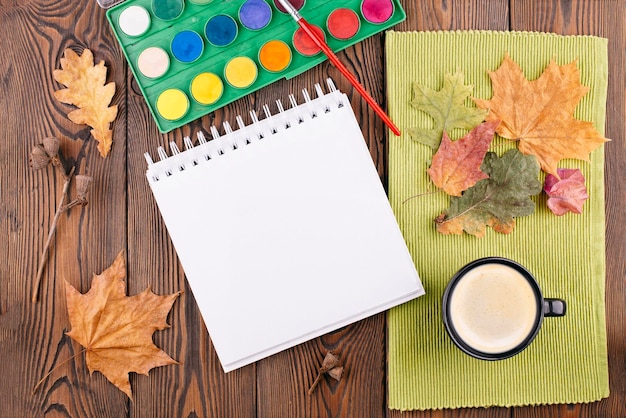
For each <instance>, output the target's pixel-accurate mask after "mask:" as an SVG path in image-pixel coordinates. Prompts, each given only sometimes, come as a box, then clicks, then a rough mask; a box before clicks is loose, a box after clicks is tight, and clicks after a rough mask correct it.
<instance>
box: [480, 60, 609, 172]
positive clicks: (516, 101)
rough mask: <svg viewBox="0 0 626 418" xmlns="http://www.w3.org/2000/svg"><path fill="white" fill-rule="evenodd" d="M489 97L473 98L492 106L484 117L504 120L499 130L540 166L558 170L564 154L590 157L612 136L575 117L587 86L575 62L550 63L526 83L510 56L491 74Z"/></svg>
mask: <svg viewBox="0 0 626 418" xmlns="http://www.w3.org/2000/svg"><path fill="white" fill-rule="evenodd" d="M489 76H490V77H491V83H492V86H493V97H492V98H491V100H481V99H474V102H476V105H477V106H478V107H480V108H483V109H488V110H489V114H488V115H487V118H486V120H488V121H491V120H501V121H502V123H500V125H499V126H498V129H497V130H496V132H498V134H499V135H500V136H502V137H504V138H508V139H512V140H515V141H519V143H518V148H519V150H520V151H521V152H523V153H524V154H526V155H534V156H535V157H536V158H537V161H538V162H539V165H540V166H541V168H542V170H543V171H545V172H546V173H550V174H554V175H555V176H558V174H557V165H558V163H559V161H560V160H562V159H564V158H575V159H579V160H584V161H589V153H590V152H591V151H593V150H594V149H596V148H597V147H599V146H600V145H602V144H603V143H604V142H606V141H608V139H606V138H604V137H603V136H602V135H601V134H600V133H599V132H598V131H597V130H596V129H595V128H594V127H593V124H592V123H591V122H586V121H582V120H578V119H575V118H574V109H575V108H576V106H577V105H578V102H579V101H580V99H581V98H582V97H583V96H584V95H585V94H587V92H588V91H589V88H588V87H586V86H583V85H582V84H580V73H579V71H578V69H577V68H576V62H572V63H570V64H567V65H562V66H559V65H557V64H556V63H555V61H554V60H552V61H551V62H550V64H549V65H548V67H547V68H546V69H545V71H544V72H543V73H542V74H541V76H540V77H539V78H537V79H536V80H533V81H528V80H527V79H526V77H524V73H523V72H522V70H521V68H520V67H519V66H518V65H517V64H516V63H515V62H514V61H513V60H512V59H511V58H510V57H509V56H508V54H507V55H506V56H505V57H504V61H503V62H502V65H501V66H500V68H498V69H497V70H496V71H493V72H490V73H489Z"/></svg>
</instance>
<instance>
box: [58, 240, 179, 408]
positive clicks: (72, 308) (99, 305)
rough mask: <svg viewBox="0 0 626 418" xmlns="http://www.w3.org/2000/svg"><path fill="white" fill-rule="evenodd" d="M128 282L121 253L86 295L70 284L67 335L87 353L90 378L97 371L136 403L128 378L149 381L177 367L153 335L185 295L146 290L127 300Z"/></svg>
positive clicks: (160, 328)
mask: <svg viewBox="0 0 626 418" xmlns="http://www.w3.org/2000/svg"><path fill="white" fill-rule="evenodd" d="M125 277H126V263H125V261H124V252H123V251H122V252H120V253H119V255H118V256H117V258H116V259H115V261H114V262H113V264H111V266H110V267H108V268H107V269H106V270H105V271H104V272H102V273H101V274H98V275H94V278H93V281H92V283H91V289H90V290H89V291H88V292H87V293H86V294H84V295H83V294H81V293H80V292H78V291H77V290H76V289H74V287H72V285H70V284H69V283H67V282H66V283H65V295H66V298H67V311H68V314H69V318H70V323H71V325H72V330H71V331H69V332H68V333H67V335H69V336H70V337H72V338H73V339H74V340H76V341H77V342H78V343H80V345H82V346H83V347H85V352H86V353H85V358H86V363H87V367H88V368H89V372H90V373H93V372H94V370H98V371H99V372H101V373H102V374H103V375H104V376H105V377H106V378H107V379H109V381H110V382H111V383H113V384H114V385H115V386H117V387H118V388H119V389H120V390H122V391H123V392H124V393H126V395H128V397H129V398H131V399H132V392H131V389H130V382H129V380H128V373H129V372H135V373H141V374H146V375H147V374H148V371H149V370H150V369H152V368H154V367H158V366H165V365H168V364H178V362H177V361H175V360H173V359H172V358H171V357H170V356H168V355H167V354H166V353H165V352H164V351H162V350H161V349H159V348H158V347H157V346H156V345H154V343H153V342H152V334H153V333H154V332H155V331H157V330H162V329H165V328H168V327H169V325H168V324H167V322H166V317H167V314H168V312H169V311H170V309H171V307H172V304H173V303H174V301H175V300H176V298H178V296H179V295H180V292H177V293H174V294H172V295H165V296H158V295H155V294H154V293H152V291H151V290H150V289H146V290H144V291H143V292H142V293H140V294H138V295H135V296H130V297H128V296H126V283H125V282H124V278H125Z"/></svg>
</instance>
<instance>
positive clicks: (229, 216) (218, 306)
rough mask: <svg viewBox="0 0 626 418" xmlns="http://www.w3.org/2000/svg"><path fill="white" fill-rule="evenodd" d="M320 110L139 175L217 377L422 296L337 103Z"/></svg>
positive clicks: (355, 130) (315, 105) (349, 115)
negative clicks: (181, 273) (197, 314)
mask: <svg viewBox="0 0 626 418" xmlns="http://www.w3.org/2000/svg"><path fill="white" fill-rule="evenodd" d="M322 99H323V100H321V99H315V100H313V101H312V102H311V103H309V104H307V105H306V106H300V107H298V108H295V109H290V110H289V111H287V112H285V113H282V114H279V115H278V116H274V117H273V118H275V122H276V125H275V128H276V129H277V132H276V133H274V134H272V133H270V132H269V130H268V131H267V132H266V134H265V135H264V138H263V139H257V138H256V136H254V138H253V140H252V142H251V143H250V144H247V145H244V143H243V142H242V141H241V138H239V139H238V141H239V142H238V143H239V146H238V148H237V149H234V150H233V149H232V146H230V144H231V142H232V141H231V142H229V138H227V137H221V138H219V139H217V140H213V141H210V142H209V143H207V144H205V145H204V146H199V147H196V148H193V149H191V150H190V151H186V152H183V153H181V154H179V156H183V154H185V156H184V158H182V157H181V158H182V159H181V158H179V159H173V158H168V159H166V160H165V161H163V163H166V162H167V164H169V167H170V170H171V171H172V174H171V175H170V176H167V175H160V176H156V175H155V173H157V172H158V170H157V168H159V167H158V165H159V164H161V163H156V164H154V165H152V166H151V169H149V171H148V179H149V181H150V185H151V187H152V191H153V193H154V196H155V198H156V201H157V203H158V206H159V209H160V211H161V214H162V216H163V219H164V221H165V224H166V226H167V230H168V232H169V235H170V236H171V239H172V242H173V244H174V247H175V248H176V251H177V254H178V256H179V258H180V262H181V264H182V266H183V268H184V270H185V273H186V276H187V279H188V281H189V285H190V287H191V289H192V291H193V294H194V296H195V299H196V301H197V303H198V306H199V308H200V311H201V313H202V317H203V319H204V322H205V324H206V327H207V330H208V332H209V335H210V337H211V339H212V341H213V344H214V346H215V349H216V351H217V354H218V357H219V359H220V361H221V363H222V366H223V368H224V371H226V372H228V371H230V370H233V369H236V368H238V367H241V366H244V365H246V364H249V363H252V362H254V361H257V360H259V359H262V358H264V357H267V356H269V355H271V354H274V353H277V352H279V351H281V350H284V349H286V348H289V347H292V346H294V345H296V344H299V343H301V342H304V341H307V340H309V339H312V338H314V337H317V336H320V335H323V334H325V333H327V332H330V331H333V330H335V329H337V328H340V327H342V326H345V325H348V324H350V323H353V322H355V321H358V320H360V319H363V318H365V317H368V316H370V315H373V314H376V313H379V312H382V311H384V310H386V309H389V308H391V307H393V306H396V305H398V304H400V303H403V302H405V301H408V300H410V299H413V298H415V297H417V296H420V295H422V294H423V293H424V290H423V288H422V285H421V283H420V280H419V277H418V275H417V272H416V270H415V267H414V264H413V261H412V259H411V257H410V255H409V252H408V250H407V248H406V244H405V242H404V239H403V237H402V234H401V232H400V230H399V228H398V225H397V223H396V220H395V217H394V215H393V212H392V210H391V207H390V205H389V202H388V200H387V196H386V194H385V191H384V189H383V187H382V184H381V182H380V179H379V177H378V173H377V172H376V169H375V167H374V164H373V162H372V159H371V156H370V154H369V151H368V149H367V147H366V144H365V141H364V139H363V136H362V134H361V130H360V128H359V126H358V124H357V122H356V119H355V117H354V113H353V112H352V109H351V107H350V104H349V101H348V99H347V97H346V96H345V95H343V94H341V93H339V92H338V91H336V92H333V93H330V94H327V95H325V96H323V97H322ZM339 102H343V104H344V105H343V106H342V107H337V103H339ZM326 107H328V109H329V110H330V111H329V112H325V108H326ZM289 112H291V113H289ZM297 112H300V113H301V114H303V116H302V117H303V119H304V120H303V122H302V123H298V121H297V118H296V117H295V114H296V113H297ZM311 112H316V114H317V117H315V118H311V115H310V113H311ZM294 119H295V120H294ZM262 122H263V121H262ZM287 122H291V126H290V127H289V128H288V129H285V127H284V125H285V124H286V123H287ZM250 132H252V131H249V132H247V133H246V132H240V137H241V136H242V135H244V136H245V135H249V134H250ZM235 134H237V131H236V132H235ZM231 135H234V134H231ZM216 141H217V142H216ZM212 142H215V144H211V143H212ZM225 144H229V145H225ZM210 146H213V148H212V149H213V158H211V159H210V160H208V161H207V160H205V158H204V156H203V151H202V149H203V147H204V149H207V150H208V149H209V147H210ZM220 147H221V148H222V149H223V151H224V153H223V154H222V155H220V154H219V153H217V152H215V151H217V149H218V148H220ZM177 157H178V156H177ZM168 160H172V161H168ZM183 160H184V161H186V162H185V163H184V164H182V163H181V161H183ZM192 160H196V161H197V165H193V163H192V162H191V161H192ZM179 165H184V167H185V169H184V170H179V169H178V166H179ZM172 167H173V168H172ZM156 177H158V181H157V180H156Z"/></svg>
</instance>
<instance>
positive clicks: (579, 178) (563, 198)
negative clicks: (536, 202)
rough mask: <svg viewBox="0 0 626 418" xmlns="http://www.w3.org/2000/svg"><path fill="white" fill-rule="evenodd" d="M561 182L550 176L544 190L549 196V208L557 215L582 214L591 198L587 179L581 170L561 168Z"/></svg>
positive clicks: (547, 177)
mask: <svg viewBox="0 0 626 418" xmlns="http://www.w3.org/2000/svg"><path fill="white" fill-rule="evenodd" d="M557 171H558V175H559V177H560V180H559V179H558V178H557V177H555V176H553V175H552V174H548V175H547V176H546V181H545V183H544V186H543V190H544V191H545V192H546V194H547V195H548V207H549V208H550V210H551V211H552V212H554V214H556V215H559V216H561V215H565V214H566V213H567V212H574V213H582V211H583V203H585V201H586V200H587V199H588V198H589V195H588V194H587V187H586V186H585V177H584V176H583V173H581V172H580V170H579V169H577V168H576V169H570V168H559V169H558V170H557Z"/></svg>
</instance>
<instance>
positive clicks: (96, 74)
mask: <svg viewBox="0 0 626 418" xmlns="http://www.w3.org/2000/svg"><path fill="white" fill-rule="evenodd" d="M61 68H62V69H61V70H54V71H53V74H52V75H53V77H54V79H55V80H56V81H58V82H59V83H61V84H63V85H64V86H66V87H67V88H66V89H62V90H57V91H55V92H54V97H56V98H57V99H58V100H59V101H61V102H62V103H67V104H71V105H74V106H76V107H78V109H76V110H73V111H71V112H70V113H68V115H67V117H68V118H69V120H71V121H72V122H74V123H77V124H86V125H89V126H90V127H91V128H92V129H91V135H93V137H94V138H95V139H96V140H97V141H98V151H100V155H102V156H103V157H106V156H107V155H108V154H109V151H110V150H111V144H112V143H113V131H112V130H111V129H110V126H109V124H110V123H111V122H113V121H114V120H115V117H116V116H117V105H114V106H109V104H110V103H111V99H112V98H113V95H114V94H115V83H113V82H110V83H108V84H105V82H106V75H107V68H106V67H105V65H104V61H100V63H98V64H97V65H94V62H93V53H92V52H91V51H90V50H89V49H85V50H84V51H83V54H82V55H81V56H78V54H76V52H74V51H73V50H71V49H69V48H68V49H66V50H65V52H64V58H61Z"/></svg>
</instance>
